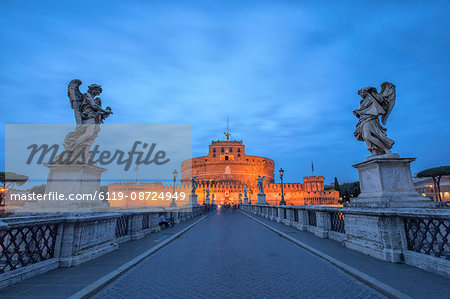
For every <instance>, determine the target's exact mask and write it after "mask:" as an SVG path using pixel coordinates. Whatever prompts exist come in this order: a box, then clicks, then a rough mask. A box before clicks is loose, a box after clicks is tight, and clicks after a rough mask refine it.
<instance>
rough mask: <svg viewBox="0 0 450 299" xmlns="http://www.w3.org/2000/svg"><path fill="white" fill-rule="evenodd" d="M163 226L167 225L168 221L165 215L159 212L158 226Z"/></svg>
mask: <svg viewBox="0 0 450 299" xmlns="http://www.w3.org/2000/svg"><path fill="white" fill-rule="evenodd" d="M163 225H164V226H165V227H166V228H168V227H169V223H167V220H166V217H164V214H163V213H161V214H159V226H163Z"/></svg>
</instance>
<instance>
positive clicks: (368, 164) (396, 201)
mask: <svg viewBox="0 0 450 299" xmlns="http://www.w3.org/2000/svg"><path fill="white" fill-rule="evenodd" d="M414 160H415V158H400V157H399V156H398V155H397V154H389V155H383V156H374V157H369V158H368V159H366V161H364V162H362V163H358V164H356V165H353V167H355V168H357V169H358V173H359V182H360V187H361V194H359V196H358V197H356V198H353V199H352V200H351V202H350V203H348V204H345V207H347V208H349V207H350V208H349V209H347V210H346V211H345V233H346V237H345V239H344V244H345V246H346V247H348V248H351V249H354V250H357V251H359V252H363V253H365V254H369V255H371V256H374V257H377V258H379V259H382V260H385V261H389V262H394V263H397V262H401V261H402V260H403V254H402V248H403V247H402V246H403V244H402V234H403V233H404V232H403V231H404V227H403V221H402V218H401V217H386V216H385V215H386V214H388V213H390V214H395V213H400V212H402V211H407V210H414V209H416V210H417V209H420V210H424V208H434V207H439V206H440V205H441V204H440V203H437V202H434V201H432V200H431V199H430V198H428V197H424V196H421V195H419V194H418V193H417V192H416V191H415V190H414V185H413V181H412V175H411V168H410V163H411V162H413V161H414Z"/></svg>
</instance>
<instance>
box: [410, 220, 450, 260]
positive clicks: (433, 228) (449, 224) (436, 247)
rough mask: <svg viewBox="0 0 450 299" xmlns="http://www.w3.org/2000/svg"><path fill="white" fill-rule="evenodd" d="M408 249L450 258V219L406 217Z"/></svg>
mask: <svg viewBox="0 0 450 299" xmlns="http://www.w3.org/2000/svg"><path fill="white" fill-rule="evenodd" d="M403 225H404V228H405V235H406V242H407V245H408V250H411V251H415V252H418V253H423V254H427V255H431V256H435V257H438V258H443V259H446V260H450V240H449V235H450V220H448V219H447V220H445V219H436V218H435V219H433V218H419V217H404V218H403Z"/></svg>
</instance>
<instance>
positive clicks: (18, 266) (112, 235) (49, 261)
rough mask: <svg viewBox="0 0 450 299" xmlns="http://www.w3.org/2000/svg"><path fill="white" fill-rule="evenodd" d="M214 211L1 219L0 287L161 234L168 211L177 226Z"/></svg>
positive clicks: (204, 208)
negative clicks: (161, 217) (163, 215)
mask: <svg viewBox="0 0 450 299" xmlns="http://www.w3.org/2000/svg"><path fill="white" fill-rule="evenodd" d="M213 208H214V207H212V206H198V207H193V208H187V207H170V208H165V209H164V208H161V209H159V210H158V211H152V212H144V211H132V212H122V213H95V214H93V213H85V214H77V215H41V216H17V217H8V218H2V221H0V274H1V277H0V288H3V287H7V286H9V285H11V284H14V283H17V282H20V281H22V280H25V279H28V278H30V277H33V276H35V275H38V274H41V273H44V272H47V271H50V270H52V269H56V268H58V267H72V266H77V265H79V264H81V263H84V262H87V261H89V260H92V259H95V258H97V257H99V256H101V255H103V254H106V253H108V252H111V251H113V250H115V249H117V248H118V247H119V244H120V243H123V242H127V241H130V240H137V239H140V238H143V237H144V236H145V235H147V234H149V233H152V232H157V231H159V230H160V227H159V223H158V218H159V213H161V212H169V213H170V215H171V216H172V217H174V221H175V222H176V223H179V222H181V221H185V220H187V219H189V218H192V217H195V216H199V215H201V214H204V213H206V212H207V211H209V210H211V209H213Z"/></svg>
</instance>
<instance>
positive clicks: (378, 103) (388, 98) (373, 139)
mask: <svg viewBox="0 0 450 299" xmlns="http://www.w3.org/2000/svg"><path fill="white" fill-rule="evenodd" d="M358 95H360V96H361V98H362V100H361V102H360V103H361V107H360V108H359V109H356V110H354V111H353V114H354V115H355V116H356V117H357V118H358V119H359V121H358V123H357V124H356V130H355V132H354V135H355V137H356V139H357V140H359V141H364V142H365V143H366V145H367V148H368V149H369V151H370V152H371V154H372V155H371V156H378V155H384V154H390V153H391V148H392V146H393V145H394V140H392V139H390V138H388V137H387V135H386V128H384V127H383V126H382V125H381V124H383V125H386V121H387V119H388V117H389V114H390V113H391V111H392V109H393V107H394V104H395V85H394V84H392V83H389V82H383V83H382V84H381V91H380V92H379V93H378V92H377V89H376V88H375V87H364V88H361V89H360V90H359V91H358ZM380 116H381V123H380V119H379V117H380Z"/></svg>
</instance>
